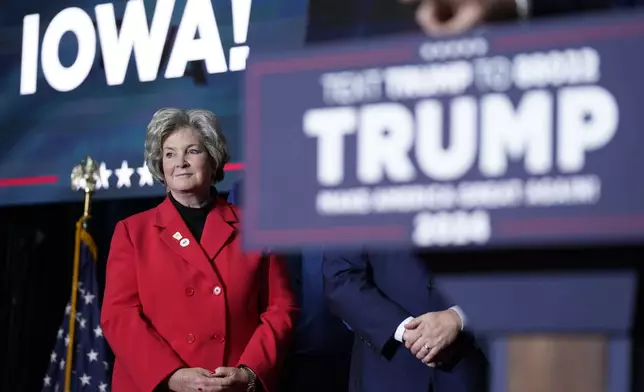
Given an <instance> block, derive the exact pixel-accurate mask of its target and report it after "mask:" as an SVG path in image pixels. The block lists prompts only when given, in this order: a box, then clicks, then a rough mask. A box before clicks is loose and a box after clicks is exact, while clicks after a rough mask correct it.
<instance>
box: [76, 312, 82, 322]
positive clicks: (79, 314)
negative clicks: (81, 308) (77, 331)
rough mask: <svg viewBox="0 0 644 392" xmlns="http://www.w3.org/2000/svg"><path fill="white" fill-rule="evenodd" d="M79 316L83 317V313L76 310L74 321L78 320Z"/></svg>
mask: <svg viewBox="0 0 644 392" xmlns="http://www.w3.org/2000/svg"><path fill="white" fill-rule="evenodd" d="M81 318H83V314H82V313H81V312H76V321H79V320H80V319H81Z"/></svg>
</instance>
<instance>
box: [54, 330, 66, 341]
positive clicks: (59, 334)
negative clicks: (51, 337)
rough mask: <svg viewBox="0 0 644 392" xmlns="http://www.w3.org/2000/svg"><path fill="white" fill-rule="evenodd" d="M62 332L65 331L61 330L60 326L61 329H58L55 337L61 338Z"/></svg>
mask: <svg viewBox="0 0 644 392" xmlns="http://www.w3.org/2000/svg"><path fill="white" fill-rule="evenodd" d="M63 333H65V331H63V329H62V328H61V329H59V330H58V335H57V336H56V338H57V339H62V338H63Z"/></svg>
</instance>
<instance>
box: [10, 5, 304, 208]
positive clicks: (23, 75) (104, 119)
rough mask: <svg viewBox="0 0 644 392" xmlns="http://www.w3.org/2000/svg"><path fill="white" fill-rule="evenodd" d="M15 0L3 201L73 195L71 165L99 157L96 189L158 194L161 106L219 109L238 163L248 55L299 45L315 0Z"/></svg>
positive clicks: (234, 167) (104, 194) (111, 194)
mask: <svg viewBox="0 0 644 392" xmlns="http://www.w3.org/2000/svg"><path fill="white" fill-rule="evenodd" d="M155 3H157V2H155V1H152V0H145V1H143V0H132V1H113V2H100V1H91V0H85V1H78V0H77V1H69V0H22V1H12V2H7V4H4V5H3V6H2V12H1V13H0V27H1V29H2V30H0V31H1V34H0V37H2V38H1V41H0V86H1V87H0V129H2V131H1V132H0V205H9V204H25V203H40V202H51V201H64V200H77V199H78V195H77V194H76V193H74V192H73V191H72V190H71V189H70V181H69V175H70V172H71V168H72V167H73V166H74V165H75V164H76V163H77V162H78V161H79V160H80V159H82V158H83V157H84V156H85V155H87V154H89V155H91V156H92V157H93V158H95V159H96V160H98V161H99V162H101V188H102V189H101V191H100V192H97V194H96V196H97V197H98V198H123V197H132V196H150V195H158V194H161V193H162V192H163V189H162V188H161V187H160V186H158V185H155V186H153V185H152V180H151V177H150V176H149V172H148V171H147V170H146V168H145V167H143V143H144V138H145V126H146V124H147V122H148V121H149V120H150V118H151V116H152V114H153V113H154V112H155V111H156V110H157V109H159V108H161V107H167V106H172V107H181V108H204V109H209V110H212V111H214V112H215V113H216V114H217V115H218V116H219V120H220V122H221V125H222V127H223V129H224V133H225V135H226V137H227V138H228V142H229V146H230V151H231V155H232V157H233V164H231V165H230V166H229V167H228V169H229V173H228V175H227V179H226V182H225V183H224V184H222V188H227V187H228V185H229V184H230V181H232V180H233V179H234V177H235V175H236V171H239V170H240V169H241V167H242V165H241V163H237V162H241V137H240V121H239V118H240V109H241V94H240V91H241V83H242V78H243V74H244V69H245V63H246V58H247V55H249V54H250V55H251V56H252V54H253V53H257V52H260V51H264V50H276V49H277V50H279V49H285V48H298V47H300V46H302V45H303V42H304V38H305V37H304V35H305V26H306V13H307V4H308V2H307V1H303V0H262V1H258V0H255V1H252V0H223V1H210V0H164V1H159V2H158V5H157V6H156V7H155Z"/></svg>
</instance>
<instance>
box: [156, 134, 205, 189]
mask: <svg viewBox="0 0 644 392" xmlns="http://www.w3.org/2000/svg"><path fill="white" fill-rule="evenodd" d="M162 161H163V178H164V180H165V183H166V186H167V187H168V188H170V190H172V191H177V192H195V193H199V192H201V191H203V190H204V189H207V188H210V185H211V184H212V173H213V169H212V165H211V164H210V156H209V155H208V152H207V151H206V149H205V147H204V145H203V143H202V142H201V138H200V137H199V134H198V133H197V131H195V130H194V129H192V128H180V129H178V130H176V131H175V132H173V133H172V134H170V136H168V137H167V138H166V140H165V142H164V143H163V160H162Z"/></svg>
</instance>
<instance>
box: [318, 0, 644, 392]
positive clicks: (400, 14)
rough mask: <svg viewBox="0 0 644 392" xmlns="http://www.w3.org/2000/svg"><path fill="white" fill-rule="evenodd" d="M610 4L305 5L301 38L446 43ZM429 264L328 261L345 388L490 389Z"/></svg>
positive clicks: (375, 256)
mask: <svg viewBox="0 0 644 392" xmlns="http://www.w3.org/2000/svg"><path fill="white" fill-rule="evenodd" d="M615 1H620V0H311V1H310V8H309V26H308V35H307V41H308V43H317V42H328V41H333V40H344V41H347V40H350V39H360V38H372V37H377V36H384V35H390V34H396V33H406V32H414V31H424V32H425V33H427V34H429V35H431V36H444V35H449V34H457V33H462V32H465V31H467V30H469V29H471V28H474V27H477V26H479V25H481V24H482V23H487V22H496V21H511V20H517V19H531V18H537V17H545V16H555V15H565V14H569V13H574V12H589V11H599V10H606V9H609V8H610V7H611V6H613V5H616V3H615ZM621 1H628V0H621ZM637 1H639V0H637ZM431 262H432V260H425V258H423V257H421V256H420V255H419V254H417V253H415V252H413V251H401V252H372V251H369V250H364V251H361V252H355V253H351V252H337V253H336V252H334V253H329V254H328V255H326V256H325V262H324V274H325V286H326V295H327V299H328V302H329V304H330V307H331V309H332V311H333V313H334V314H336V315H337V316H339V317H341V318H342V319H343V320H345V321H346V322H347V324H348V325H349V326H350V327H351V328H352V329H353V330H354V331H355V335H356V337H358V338H359V339H356V340H355V343H354V348H353V354H352V355H353V359H352V364H351V366H352V368H351V377H350V390H351V391H361V392H376V391H390V390H401V391H403V390H405V391H433V392H480V391H485V390H486V389H487V385H486V384H487V380H486V373H487V361H486V359H485V357H484V356H483V354H482V352H481V350H480V349H479V348H478V347H477V345H476V343H475V342H474V340H473V338H472V337H471V335H470V334H469V333H467V331H463V328H464V327H465V325H466V317H465V313H466V312H467V309H465V313H464V312H463V311H462V310H461V309H460V308H458V307H457V306H454V305H455V304H451V303H450V302H449V301H448V300H446V299H444V298H442V296H441V293H439V292H438V291H437V290H436V289H435V288H433V287H432V284H431V281H432V269H431Z"/></svg>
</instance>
